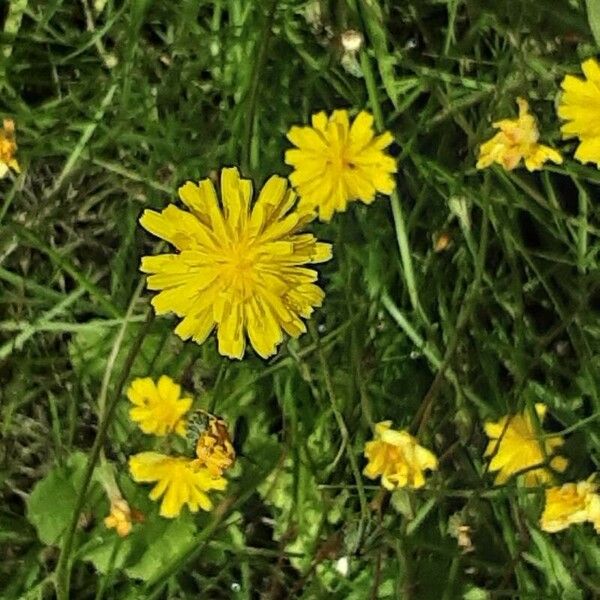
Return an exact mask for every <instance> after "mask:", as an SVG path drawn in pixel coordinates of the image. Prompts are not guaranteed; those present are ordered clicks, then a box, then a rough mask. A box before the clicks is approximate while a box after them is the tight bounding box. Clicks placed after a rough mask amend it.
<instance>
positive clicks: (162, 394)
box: [111, 375, 235, 518]
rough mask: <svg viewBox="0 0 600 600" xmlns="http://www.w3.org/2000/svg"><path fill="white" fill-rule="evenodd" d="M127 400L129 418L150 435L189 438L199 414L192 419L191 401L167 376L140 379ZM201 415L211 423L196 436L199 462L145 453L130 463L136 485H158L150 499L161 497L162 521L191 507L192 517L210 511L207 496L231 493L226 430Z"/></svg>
mask: <svg viewBox="0 0 600 600" xmlns="http://www.w3.org/2000/svg"><path fill="white" fill-rule="evenodd" d="M127 396H128V398H129V400H130V401H131V403H132V404H133V407H132V408H131V410H130V411H129V416H130V418H131V419H132V420H133V421H135V422H136V423H137V424H138V426H139V428H140V429H141V430H142V431H143V432H144V433H146V434H151V435H154V436H157V437H164V436H167V435H170V434H176V435H178V436H181V437H186V434H188V433H189V431H188V430H189V429H191V427H190V425H191V424H193V423H194V422H193V418H192V417H193V416H194V413H190V408H191V406H192V399H191V398H189V397H186V396H182V395H181V386H180V385H178V384H177V383H175V382H174V381H173V380H172V379H171V378H170V377H168V376H166V375H163V376H162V377H160V379H159V380H158V383H155V382H154V381H153V380H152V379H151V378H149V377H145V378H141V379H135V380H134V381H133V382H132V383H131V385H130V387H129V389H128V391H127ZM202 414H203V415H204V416H205V417H206V419H205V422H204V423H203V426H202V427H200V429H199V431H197V432H196V433H197V435H196V439H195V440H194V441H195V454H196V456H195V457H193V458H192V457H189V456H181V455H176V456H172V455H168V454H161V453H158V452H141V453H139V454H135V455H133V456H131V457H130V459H129V470H130V472H131V475H132V477H133V479H134V480H135V481H137V482H142V483H156V485H155V486H154V488H153V489H152V491H151V492H150V498H151V499H152V500H158V499H160V498H161V497H162V503H161V507H160V514H161V515H162V516H163V517H167V518H173V517H176V516H178V515H179V514H180V513H181V510H182V508H183V507H184V506H185V505H186V504H187V506H188V508H189V509H190V510H191V511H192V512H196V511H198V509H199V508H201V509H202V510H211V509H212V507H213V503H212V501H211V499H210V497H209V495H208V492H211V491H213V490H218V491H222V490H224V489H225V488H226V487H227V480H226V479H225V478H224V477H223V474H224V473H225V472H226V471H227V470H228V469H229V468H230V467H231V466H232V465H233V463H234V460H235V450H234V448H233V445H232V443H231V439H230V437H229V431H228V429H227V425H226V424H225V422H224V421H222V420H221V419H219V418H218V417H215V416H214V415H211V414H209V413H202ZM117 508H118V507H117ZM112 512H113V513H115V511H112ZM111 516H114V517H118V516H122V515H120V513H119V515H117V514H111Z"/></svg>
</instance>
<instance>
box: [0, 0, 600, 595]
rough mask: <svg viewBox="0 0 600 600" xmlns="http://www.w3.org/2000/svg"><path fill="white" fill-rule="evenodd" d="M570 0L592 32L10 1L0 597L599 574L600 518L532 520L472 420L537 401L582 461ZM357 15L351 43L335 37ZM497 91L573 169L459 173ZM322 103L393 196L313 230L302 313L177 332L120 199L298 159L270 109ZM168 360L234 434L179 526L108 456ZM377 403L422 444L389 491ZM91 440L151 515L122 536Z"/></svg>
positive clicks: (544, 583)
mask: <svg viewBox="0 0 600 600" xmlns="http://www.w3.org/2000/svg"><path fill="white" fill-rule="evenodd" d="M587 4H589V6H590V13H589V14H590V17H591V19H592V27H590V24H589V22H588V13H587V12H586V3H585V2H583V0H570V1H567V0H553V1H550V0H541V1H538V2H533V1H532V0H512V1H508V0H506V1H498V2H489V1H486V0H426V1H416V0H407V1H405V2H394V1H392V0H381V1H380V2H374V1H367V0H329V1H327V2H326V1H323V2H293V1H291V0H279V1H277V0H256V1H242V0H221V1H213V2H203V1H202V0H180V1H179V2H165V1H161V0H105V1H102V0H96V1H95V2H93V1H92V0H81V1H79V0H78V1H65V0H44V1H34V0H29V1H27V0H20V1H16V0H11V1H10V2H8V3H5V4H4V5H2V6H0V23H1V22H2V21H4V27H3V31H4V33H3V34H2V35H1V37H0V46H1V52H0V117H4V116H10V117H11V118H13V119H14V120H15V123H16V126H17V136H18V137H17V142H18V144H19V154H18V157H19V161H20V163H21V165H22V166H23V174H21V175H20V176H13V177H9V178H5V179H4V180H2V181H0V507H1V508H0V598H6V599H7V600H8V599H11V600H12V599H16V598H27V599H38V598H51V597H53V594H54V591H53V588H54V586H55V585H56V586H57V587H58V588H59V591H60V592H61V593H62V597H63V598H66V597H67V596H66V586H67V582H69V584H70V586H69V587H70V597H71V598H77V599H88V598H89V599H91V600H92V599H95V600H101V599H109V598H111V599H113V598H114V599H134V598H156V599H159V598H168V599H188V598H189V599H191V598H207V599H211V600H212V599H218V598H243V599H248V600H250V599H253V598H264V599H277V598H305V599H309V598H339V599H351V600H363V599H369V598H382V599H383V598H386V599H388V598H398V599H408V600H410V599H414V600H427V599H429V598H431V599H440V598H442V599H443V600H452V599H454V598H467V599H468V600H483V599H495V598H519V599H532V600H538V599H554V598H556V599H587V598H597V597H600V543H599V541H598V536H597V534H595V533H594V530H593V528H592V527H591V526H590V525H578V526H574V527H572V528H570V529H569V530H567V531H565V532H563V533H558V534H554V535H549V534H546V533H543V532H541V531H540V529H539V526H538V518H539V514H540V510H541V507H542V499H543V490H541V489H528V490H526V489H524V488H520V487H517V486H516V485H515V484H514V483H510V484H509V485H507V486H501V487H498V486H494V485H493V476H491V475H490V474H489V473H488V472H487V469H486V461H485V460H484V459H483V451H484V449H485V446H486V441H487V440H486V437H485V435H484V432H483V422H484V420H486V419H497V418H499V417H500V416H502V415H504V414H507V413H511V412H515V411H519V410H521V411H522V410H525V408H526V407H531V406H532V404H533V403H534V402H538V401H542V402H545V403H546V404H547V405H548V406H549V412H550V414H551V417H550V418H549V419H548V422H547V427H548V429H549V430H551V431H553V432H557V431H564V432H565V437H566V439H567V442H566V446H565V448H566V450H565V452H566V453H567V454H568V457H569V459H570V466H569V468H568V470H567V472H566V473H565V474H564V481H576V480H579V479H583V478H586V477H587V476H588V475H589V474H591V473H593V472H595V471H597V470H598V461H599V459H600V275H599V274H598V273H599V271H598V266H599V262H600V260H599V258H600V257H599V254H598V249H599V248H600V245H599V243H598V237H599V236H600V214H599V212H598V208H597V202H596V198H597V191H596V190H597V185H598V183H599V182H600V173H599V172H598V170H597V169H596V168H594V167H592V166H589V165H588V166H584V165H581V164H579V163H577V162H575V161H574V160H573V159H572V154H573V149H574V144H573V143H572V142H562V141H561V140H560V134H559V123H558V120H557V116H556V112H555V108H554V104H555V101H556V97H557V94H558V91H559V84H560V81H561V79H562V77H563V76H564V75H565V74H566V73H578V72H579V65H580V62H581V60H582V59H583V58H587V57H589V56H593V55H595V54H596V53H597V52H598V48H597V45H596V42H595V41H594V37H593V35H592V30H595V31H598V24H597V21H598V19H599V18H600V17H598V15H597V14H596V12H597V9H596V8H595V3H594V2H593V1H592V0H590V1H589V2H587ZM317 9H318V10H317ZM349 28H353V29H356V30H359V31H361V32H362V33H363V34H364V36H365V40H366V43H365V49H364V51H363V52H362V53H361V54H360V56H357V57H355V58H354V59H353V58H352V57H344V56H343V51H342V47H341V45H340V42H339V35H340V33H341V32H343V31H345V30H347V29H349ZM361 75H362V76H361ZM518 95H521V96H523V97H527V98H529V101H530V104H531V107H532V111H533V112H534V113H535V114H536V116H537V118H538V121H539V124H540V130H541V132H542V139H543V141H544V142H545V143H548V144H550V145H552V146H554V147H558V148H560V149H561V150H562V151H563V152H564V155H565V159H566V160H565V162H564V163H563V165H561V166H548V167H547V168H546V169H544V170H543V171H542V172H538V173H533V174H531V173H528V172H527V171H525V170H524V169H519V170H515V171H512V172H510V173H506V172H504V171H502V170H500V169H497V168H492V169H490V170H487V171H483V172H481V171H476V170H475V166H474V165H475V156H476V150H477V147H478V145H479V144H480V143H481V142H482V141H483V140H485V139H487V138H488V137H489V136H490V135H491V133H492V129H491V123H492V121H495V120H497V119H499V118H502V117H505V116H509V115H514V114H515V110H516V105H515V99H516V97H517V96H518ZM335 108H349V109H351V110H359V109H361V108H367V109H369V110H371V111H372V112H373V113H374V114H375V116H376V120H377V122H378V125H379V127H380V128H382V129H383V128H386V129H388V130H390V131H391V132H392V133H393V134H394V136H395V139H396V141H397V148H396V149H395V151H396V153H397V156H398V178H397V183H398V185H397V194H396V195H394V196H393V197H392V198H391V199H388V198H384V197H382V198H380V199H378V200H377V201H376V202H375V203H374V204H373V205H372V206H370V207H366V206H363V205H360V204H359V203H356V204H355V205H353V206H351V208H350V209H349V210H348V212H347V213H345V214H341V215H338V216H336V217H335V218H334V220H333V221H332V222H331V224H327V225H325V224H316V225H314V227H313V229H314V230H315V232H316V233H317V234H318V236H319V237H320V238H321V239H325V240H329V241H331V242H333V244H334V259H333V260H332V261H330V262H329V263H327V264H325V265H324V266H323V267H322V268H321V269H320V271H321V279H322V282H323V287H324V289H325V291H326V294H327V296H326V300H325V303H324V305H323V307H322V308H321V309H319V310H318V311H317V312H316V313H315V315H314V318H313V319H312V321H311V327H310V331H309V333H307V334H305V335H303V336H302V337H301V338H299V340H297V341H289V342H286V343H284V344H283V346H282V347H281V349H280V352H279V353H278V355H277V356H276V357H275V358H273V359H271V360H269V361H263V360H261V359H259V358H258V357H256V356H255V355H253V354H252V353H250V354H249V355H247V357H246V359H245V360H243V361H241V362H232V361H228V360H227V359H225V358H222V357H220V356H219V355H218V354H217V352H216V345H215V342H214V340H213V339H210V340H209V341H208V342H207V343H206V344H204V345H203V346H201V347H199V346H196V345H194V344H192V343H186V344H184V343H182V342H181V341H180V340H178V338H176V337H175V336H174V335H173V333H172V330H173V328H174V318H172V317H159V318H156V319H155V320H154V321H152V322H148V323H147V324H144V321H145V320H146V315H147V313H148V306H149V298H150V293H148V292H147V291H145V290H143V289H142V288H140V283H141V281H142V279H141V275H140V273H139V271H138V267H139V257H140V256H141V255H143V254H148V253H155V252H157V251H158V248H159V244H157V243H155V241H154V240H153V239H151V237H150V236H149V235H146V234H145V233H144V232H143V230H142V229H141V228H140V227H139V226H138V224H137V219H138V217H139V215H140V213H141V211H142V210H143V209H144V208H148V207H150V208H160V207H163V206H165V205H166V204H167V203H168V202H169V201H172V200H174V199H175V197H176V189H177V187H178V185H180V184H181V183H182V182H183V181H185V180H186V179H192V180H197V179H200V178H204V177H206V176H209V175H211V174H214V172H215V171H217V170H218V169H220V168H221V167H222V166H227V165H240V166H241V168H242V171H243V174H244V175H246V176H252V177H253V179H254V181H255V187H258V186H259V185H260V184H261V183H262V182H264V181H265V180H266V178H267V177H268V176H270V175H271V174H273V173H278V174H281V175H284V176H285V175H288V174H289V170H288V169H287V167H286V166H285V165H284V164H283V153H284V151H285V149H287V148H288V147H289V144H288V143H287V141H286V139H285V133H286V131H287V130H288V128H289V127H290V126H291V125H293V124H299V123H305V122H307V121H308V119H309V117H310V115H311V114H312V113H313V112H316V111H318V110H332V109H335ZM440 232H446V233H447V234H448V235H449V236H450V238H451V245H450V246H449V247H448V249H446V250H445V251H443V252H435V251H434V247H433V240H434V238H435V236H436V235H437V234H439V233H440ZM162 373H168V374H170V375H171V376H172V377H174V378H176V379H177V380H178V381H180V382H181V383H182V384H183V386H184V388H185V389H186V390H189V391H190V392H192V393H193V394H194V396H195V398H196V399H197V402H198V403H199V404H200V405H202V406H209V405H211V404H214V406H215V410H216V412H218V413H219V414H222V415H223V416H224V417H225V418H227V420H228V421H229V422H230V423H232V424H234V425H235V438H236V444H237V446H238V448H239V451H240V458H239V461H238V466H237V467H236V470H235V471H234V475H233V476H232V480H231V482H230V485H229V488H228V491H227V493H226V494H225V495H224V496H223V497H222V502H221V503H220V504H219V505H218V507H217V509H216V510H215V511H213V512H212V513H209V514H203V515H200V516H194V517H192V516H190V515H189V514H186V515H183V516H182V517H181V518H180V519H178V520H177V521H175V522H172V523H171V522H167V521H165V520H163V519H160V518H159V517H158V515H157V506H156V504H154V503H152V502H150V501H149V500H148V499H147V497H146V494H147V492H148V488H147V486H143V487H142V486H137V485H135V484H133V483H132V482H131V481H130V480H129V478H128V475H127V468H126V460H127V456H129V455H130V454H132V453H135V452H138V451H140V450H141V449H143V448H144V443H145V440H144V437H143V436H142V435H141V434H140V433H139V432H136V431H135V430H134V428H133V427H132V425H131V423H130V422H129V421H128V418H127V406H126V400H125V397H124V395H123V394H122V393H121V389H122V387H123V385H126V384H127V383H128V381H129V380H130V379H131V378H132V377H134V376H137V375H148V374H152V375H155V376H158V375H159V374H162ZM113 409H114V410H113ZM384 419H392V420H393V421H394V423H395V425H397V426H398V427H403V428H410V429H411V430H412V431H413V432H417V431H418V432H419V439H420V440H421V442H422V443H423V445H425V446H427V447H429V448H432V449H433V450H435V452H436V454H437V455H438V456H440V457H441V459H440V470H439V472H437V473H435V474H434V475H433V476H432V477H431V478H430V479H429V483H428V485H427V487H426V488H424V489H422V490H418V491H414V492H397V493H395V494H393V495H391V496H390V495H389V494H383V493H382V492H381V491H380V489H379V487H378V486H377V485H376V482H372V481H370V480H367V479H366V478H364V477H363V476H362V475H361V472H362V468H363V466H364V459H363V457H362V450H363V445H364V442H365V441H366V440H368V439H370V437H371V426H372V424H373V423H375V422H377V421H380V420H384ZM104 433H106V435H104ZM90 457H92V458H93V457H106V460H107V461H108V462H109V463H111V464H114V465H115V466H116V470H117V473H118V476H119V483H120V485H121V487H122V489H123V492H124V494H125V495H126V496H127V498H128V499H130V500H131V502H132V504H134V505H136V506H139V507H140V509H141V510H143V511H144V512H145V513H146V522H145V524H143V525H138V526H136V532H135V533H134V534H132V535H131V536H130V537H129V538H127V539H126V540H124V541H122V542H118V541H116V536H115V534H114V532H112V531H110V532H109V531H107V530H106V529H105V528H104V526H103V524H102V519H103V517H104V516H105V515H106V513H107V510H108V502H107V500H106V498H105V496H104V495H103V493H102V490H101V488H100V486H99V483H98V474H97V472H96V474H95V475H94V476H93V477H92V478H91V480H90V481H89V485H88V486H85V485H84V482H85V473H84V472H85V469H86V461H87V464H88V469H89V470H90V471H89V472H90V473H91V472H92V471H91V469H92V468H93V467H94V466H95V465H94V464H92V462H90ZM101 460H102V461H104V460H105V459H104V458H102V459H101ZM83 491H85V492H86V493H82V492H83ZM77 498H79V500H80V504H81V508H82V514H81V515H78V514H77V513H78V512H79V511H75V510H74V509H75V508H76V499H77ZM73 519H75V521H73ZM71 521H72V524H73V526H74V527H72V528H71V532H72V533H73V534H74V535H73V536H72V539H71V541H70V542H69V543H67V540H69V538H70V536H69V535H68V533H67V534H65V531H68V530H69V523H70V522H71ZM457 524H460V525H465V526H468V527H469V535H470V537H471V541H472V544H473V550H472V551H471V552H463V551H462V549H461V548H460V547H459V545H458V543H457V539H456V537H453V536H452V531H454V532H456V531H455V530H456V526H457ZM61 550H62V559H60V560H59V556H60V555H61ZM344 557H347V560H348V572H347V574H341V573H340V572H339V571H338V570H337V569H336V564H338V561H339V560H340V559H344ZM338 566H339V564H338ZM57 571H58V575H57Z"/></svg>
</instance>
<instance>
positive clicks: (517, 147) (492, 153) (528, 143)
mask: <svg viewBox="0 0 600 600" xmlns="http://www.w3.org/2000/svg"><path fill="white" fill-rule="evenodd" d="M517 104H518V105H519V117H518V118H517V119H502V120H501V121H497V122H496V123H494V124H493V126H494V128H495V129H500V131H499V132H498V133H497V134H496V135H495V136H494V137H493V138H492V139H490V140H488V141H487V142H485V143H483V144H482V145H481V147H480V148H479V160H478V161H477V168H478V169H485V168H486V167H489V166H490V165H491V164H492V163H498V164H500V165H502V166H503V167H504V168H505V169H506V170H507V171H511V170H512V169H514V168H516V167H517V166H518V165H519V163H520V162H521V159H524V161H525V166H526V167H527V170H528V171H536V170H538V169H541V168H542V165H543V164H544V163H545V162H546V161H547V160H551V161H552V162H555V163H558V164H560V163H562V157H561V155H560V154H559V153H558V152H557V151H556V150H554V149H552V148H550V147H549V146H544V145H543V144H539V143H538V140H539V138H540V133H539V131H538V128H537V124H536V122H535V118H534V117H533V115H531V114H530V113H529V104H527V101H526V100H524V99H523V98H517Z"/></svg>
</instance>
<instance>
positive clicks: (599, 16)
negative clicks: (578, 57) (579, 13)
mask: <svg viewBox="0 0 600 600" xmlns="http://www.w3.org/2000/svg"><path fill="white" fill-rule="evenodd" d="M586 6H587V15H588V23H589V24H590V29H591V30H592V35H593V36H594V41H595V42H596V46H598V47H599V48H600V0H586Z"/></svg>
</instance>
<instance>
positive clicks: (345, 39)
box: [341, 29, 365, 54]
mask: <svg viewBox="0 0 600 600" xmlns="http://www.w3.org/2000/svg"><path fill="white" fill-rule="evenodd" d="M341 40H342V47H343V48H344V51H345V52H349V53H351V54H355V53H356V52H358V51H359V50H360V49H361V48H362V45H363V43H364V41H365V38H364V36H363V34H362V33H361V32H360V31H356V29H348V30H347V31H344V33H342V37H341Z"/></svg>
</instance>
